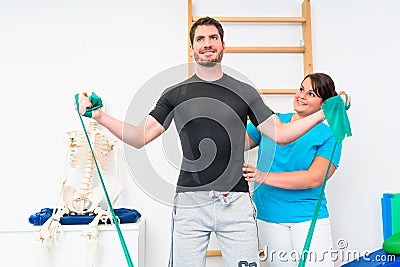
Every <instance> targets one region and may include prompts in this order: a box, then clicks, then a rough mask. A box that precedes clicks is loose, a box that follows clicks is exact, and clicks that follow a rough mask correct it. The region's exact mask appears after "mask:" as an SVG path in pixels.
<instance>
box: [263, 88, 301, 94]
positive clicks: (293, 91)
mask: <svg viewBox="0 0 400 267" xmlns="http://www.w3.org/2000/svg"><path fill="white" fill-rule="evenodd" d="M297 91H298V89H258V92H259V93H260V94H263V95H294V94H296V92H297Z"/></svg>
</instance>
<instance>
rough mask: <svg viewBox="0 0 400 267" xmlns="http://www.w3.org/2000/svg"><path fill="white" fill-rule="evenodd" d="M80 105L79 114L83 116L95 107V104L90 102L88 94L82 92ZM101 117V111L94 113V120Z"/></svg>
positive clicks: (79, 99)
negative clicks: (87, 110)
mask: <svg viewBox="0 0 400 267" xmlns="http://www.w3.org/2000/svg"><path fill="white" fill-rule="evenodd" d="M78 104H79V113H80V114H81V115H83V114H85V112H86V109H88V108H91V107H93V103H92V102H91V101H90V98H89V96H88V94H87V92H82V93H80V94H79V95H78ZM75 109H76V103H75ZM99 116H100V109H96V110H93V111H92V119H96V118H98V117H99Z"/></svg>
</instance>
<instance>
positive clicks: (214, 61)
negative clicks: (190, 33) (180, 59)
mask: <svg viewBox="0 0 400 267" xmlns="http://www.w3.org/2000/svg"><path fill="white" fill-rule="evenodd" d="M223 55H224V51H223V50H221V51H219V52H218V54H217V56H216V57H215V58H214V59H211V60H203V59H201V58H200V55H199V54H198V53H194V60H195V61H196V63H198V64H200V65H201V66H204V67H214V66H215V65H217V64H218V63H221V61H222V57H223Z"/></svg>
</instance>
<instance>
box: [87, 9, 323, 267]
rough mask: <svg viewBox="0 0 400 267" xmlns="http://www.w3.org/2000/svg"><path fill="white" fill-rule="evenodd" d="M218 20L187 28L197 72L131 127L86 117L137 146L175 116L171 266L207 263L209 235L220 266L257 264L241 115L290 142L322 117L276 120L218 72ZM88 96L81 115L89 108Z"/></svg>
mask: <svg viewBox="0 0 400 267" xmlns="http://www.w3.org/2000/svg"><path fill="white" fill-rule="evenodd" d="M223 37H224V32H223V29H222V26H221V24H220V23H219V22H218V21H216V20H215V19H212V18H209V17H205V18H200V19H199V20H198V21H196V22H195V23H194V24H193V26H192V28H191V30H190V41H191V45H190V52H191V55H192V56H193V57H194V59H195V62H196V73H195V75H193V76H192V77H190V78H189V79H188V80H186V81H184V82H182V83H180V84H177V85H175V86H173V87H171V88H168V89H167V90H166V91H165V92H164V93H163V95H162V96H161V97H160V99H159V100H158V102H157V104H156V106H155V108H154V109H153V110H152V111H151V112H150V113H149V115H147V116H146V117H145V118H144V119H143V120H142V122H141V123H140V124H139V125H137V126H135V125H131V124H128V123H124V122H122V121H119V120H117V119H115V118H113V117H111V116H110V115H108V114H106V113H104V112H103V111H101V110H95V111H93V115H92V118H93V119H95V120H96V121H97V122H98V123H100V124H101V125H103V126H104V127H106V128H107V129H109V130H110V131H111V132H112V133H113V134H114V135H115V136H117V137H118V138H119V139H121V140H123V141H124V142H125V143H127V144H129V145H132V146H133V147H135V148H141V147H143V146H144V145H146V144H148V143H149V142H151V141H152V140H154V139H155V138H157V137H158V136H160V135H161V134H162V133H163V132H164V131H165V130H166V129H167V128H168V127H169V125H170V122H171V120H172V119H174V121H175V125H176V128H177V131H178V133H179V137H180V141H181V147H182V151H183V161H182V165H181V171H180V175H179V178H178V183H177V188H176V196H175V206H174V209H173V223H172V229H173V232H172V247H171V258H170V265H171V266H174V267H176V266H184V267H186V266H205V254H206V249H207V245H208V242H209V238H210V234H211V233H212V232H215V234H216V236H217V238H218V241H219V245H220V248H221V250H222V255H223V258H224V261H225V265H226V266H229V267H230V266H259V260H258V238H257V228H256V222H255V221H256V218H255V209H254V206H253V203H252V200H251V198H250V196H249V187H248V184H247V182H246V181H245V179H243V178H242V164H243V162H244V155H243V154H244V146H245V130H246V129H245V128H246V121H247V117H249V118H250V120H251V121H252V122H253V124H254V125H255V126H256V127H257V128H258V129H259V130H260V131H261V132H262V133H263V134H265V135H266V136H268V137H270V138H271V139H273V140H275V141H276V142H278V143H282V144H285V143H289V142H291V141H293V140H295V139H297V138H298V137H300V136H301V135H303V134H304V133H306V132H307V131H308V130H309V129H311V128H312V127H313V126H314V125H315V124H317V123H319V122H321V121H323V120H324V119H325V117H324V114H323V112H322V111H319V112H316V113H315V114H313V115H310V116H308V117H306V118H304V119H301V120H297V121H294V122H291V123H287V124H282V123H281V122H280V120H279V119H278V117H277V116H276V115H275V114H274V113H273V112H272V111H271V110H270V109H269V108H268V107H267V106H266V105H265V104H264V102H263V100H262V98H261V97H260V95H259V94H258V92H257V91H256V89H254V88H253V87H251V86H250V85H248V84H246V83H243V82H241V81H238V80H236V79H234V78H232V77H230V76H229V75H227V74H225V73H223V71H222V67H221V65H220V63H221V60H222V57H223V53H224V49H225V43H224V41H223ZM91 105H92V104H91V103H90V100H89V98H88V97H87V95H86V93H83V94H81V95H80V97H79V112H80V113H81V114H84V113H85V111H86V108H88V107H91Z"/></svg>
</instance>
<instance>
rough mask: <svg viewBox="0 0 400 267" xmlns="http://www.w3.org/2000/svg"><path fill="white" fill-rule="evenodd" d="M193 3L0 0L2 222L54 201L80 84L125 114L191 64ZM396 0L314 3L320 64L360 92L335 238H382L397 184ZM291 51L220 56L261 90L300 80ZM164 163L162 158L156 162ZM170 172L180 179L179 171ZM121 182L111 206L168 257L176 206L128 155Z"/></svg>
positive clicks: (265, 11)
mask: <svg viewBox="0 0 400 267" xmlns="http://www.w3.org/2000/svg"><path fill="white" fill-rule="evenodd" d="M154 3H155V5H154ZM300 3H301V1H299V0H296V1H289V0H286V1H279V2H278V1H272V0H271V1H261V0H252V1H250V2H247V4H246V6H243V2H242V3H241V4H239V3H238V2H237V3H236V2H234V3H231V1H227V0H224V1H222V0H220V1H218V2H217V3H216V1H211V0H207V1H206V0H203V1H201V2H200V1H194V10H193V11H194V13H195V15H221V14H222V15H243V16H246V15H248V16H251V15H254V16H258V15H260V16H262V15H265V16H274V15H277V16H280V15H289V16H291V15H293V16H297V15H300V14H299V13H298V12H299V6H300ZM153 5H154V6H153ZM186 5H187V2H186V1H184V0H175V1H159V0H155V1H149V2H145V1H140V2H137V1H136V2H134V1H123V0H118V1H104V0H103V1H58V2H55V1H49V0H48V1H46V0H39V1H23V0H17V1H4V0H3V1H0V36H1V37H0V38H1V41H0V88H1V92H2V96H3V102H2V104H1V106H0V109H1V113H2V114H3V117H2V122H3V126H2V131H1V139H2V140H3V144H2V148H3V151H4V152H3V153H4V154H3V164H2V170H1V174H2V175H1V176H2V177H3V182H2V186H1V194H0V200H1V201H2V203H4V204H3V206H4V210H5V212H3V213H1V215H0V226H1V227H10V226H17V227H19V226H21V227H22V226H26V225H29V223H28V221H27V218H28V217H29V215H31V214H32V213H34V212H36V211H38V210H39V209H40V208H43V207H52V206H54V205H55V204H56V201H57V197H58V182H59V178H60V177H61V176H63V175H64V169H65V149H66V147H65V138H66V135H65V133H66V132H67V131H71V130H80V124H79V120H78V118H77V115H76V113H75V111H74V109H73V101H74V99H73V97H74V94H75V93H77V92H80V91H82V90H87V91H89V92H91V91H95V92H96V93H98V94H99V95H100V96H101V97H102V98H103V100H104V101H105V105H106V109H107V111H108V112H109V113H110V114H112V115H115V116H116V117H118V118H121V119H122V118H124V117H125V113H126V111H127V109H128V106H129V104H130V101H131V99H132V98H133V96H134V95H135V92H136V91H137V90H139V88H141V86H142V85H143V84H144V83H145V82H146V81H147V80H149V79H150V78H151V77H153V76H154V75H156V74H158V73H160V72H161V71H163V70H165V69H167V68H170V67H173V66H176V65H179V64H183V63H185V61H186V57H187V54H186V52H187V28H186V27H187V21H186V19H187V6H186ZM399 8H400V3H399V2H398V1H395V0H384V1H380V2H379V3H378V2H376V1H371V0H367V1H365V0H353V1H311V13H312V34H313V62H314V71H319V72H326V73H328V74H330V75H331V76H332V78H333V79H334V80H335V82H336V86H337V88H338V89H345V90H346V91H347V92H349V93H350V94H351V95H352V97H353V102H352V107H351V110H350V112H349V116H350V120H351V123H352V130H353V135H354V136H353V137H351V138H349V139H346V140H345V141H344V148H343V153H342V161H341V166H340V168H339V169H338V171H337V172H336V174H335V176H334V178H333V179H332V180H330V182H329V184H328V188H327V191H328V192H327V194H328V202H329V208H330V213H331V222H332V228H333V235H334V240H338V239H340V238H344V239H346V240H347V241H348V244H349V249H351V250H359V251H363V250H374V249H377V248H379V247H380V246H381V243H382V225H381V214H380V197H381V195H382V193H384V192H399V191H400V183H399V182H398V181H397V180H398V179H397V176H398V171H397V168H396V166H397V165H398V156H397V151H398V150H399V145H398V144H397V142H392V141H391V140H394V139H395V136H397V133H398V131H399V126H398V123H397V115H396V114H397V102H398V99H399V97H400V95H399V94H400V93H399V90H398V87H399V86H398V85H397V80H396V78H397V76H398V71H399V69H400V68H399V63H398V62H400V53H399V52H398V50H397V49H398V47H399V44H400V36H399V35H398V34H397V32H398V28H399V26H400V25H399V22H398V20H397V18H396V16H397V13H396V12H397V10H399ZM225 30H226V40H225V41H226V42H227V45H241V44H243V45H246V44H251V43H249V41H251V40H252V39H257V38H259V39H257V42H260V43H264V42H269V34H264V32H263V34H257V33H256V34H255V36H256V37H254V34H253V35H252V36H249V35H247V34H243V33H240V32H241V31H242V30H241V29H239V30H238V32H239V33H238V32H237V29H234V28H232V26H231V25H225ZM263 30H264V29H263ZM279 31H282V32H286V31H287V32H289V33H291V31H292V30H289V29H287V28H282V29H279ZM233 32H235V34H234V35H233ZM294 34H295V35H296V33H294ZM271 35H272V33H271ZM296 38H297V37H296ZM283 39H284V40H283V41H287V40H286V39H285V38H283ZM283 41H282V42H283ZM289 41H290V42H295V43H293V45H297V44H298V43H297V41H296V40H294V41H292V40H289ZM278 42H281V40H280V35H278ZM267 44H268V43H267ZM260 59H261V62H259V61H257V60H260ZM290 60H293V62H296V63H294V64H292V63H289V64H288V62H289V59H286V58H285V59H283V60H280V59H277V58H274V57H272V58H269V57H266V58H263V57H262V56H259V57H257V58H254V56H249V57H247V58H243V57H242V56H241V55H226V56H225V59H224V62H225V64H227V65H229V66H232V67H234V68H236V69H238V70H239V71H241V72H243V73H244V74H246V75H247V76H248V77H249V78H250V79H251V80H252V81H254V83H255V84H257V85H258V86H260V87H280V86H282V87H295V86H297V83H298V82H300V79H301V77H302V74H301V71H300V74H299V69H298V67H297V66H298V64H297V62H298V61H299V60H300V64H301V58H300V59H299V58H298V57H296V56H294V57H293V58H291V59H290ZM270 62H273V64H272V66H271V65H270V64H269V63H270ZM290 62H292V61H290ZM282 81H284V83H283V84H281V82H282ZM266 101H267V102H268V103H269V104H270V105H271V106H272V107H273V109H274V110H276V111H288V110H290V109H291V97H290V96H273V97H272V96H268V97H266ZM158 160H160V161H162V158H160V159H154V162H156V161H158ZM139 167H140V166H138V168H139ZM113 175H114V174H111V175H110V176H113ZM169 176H171V177H169V178H170V179H172V180H173V179H174V171H172V172H171V174H170V175H169ZM69 178H71V179H72V178H74V177H69ZM75 178H76V177H75ZM121 179H122V183H123V184H124V192H123V195H122V196H121V198H120V200H119V202H118V203H117V205H116V206H118V207H132V208H136V209H138V210H139V211H140V212H141V213H142V214H143V215H144V216H145V217H146V220H147V233H146V234H147V238H146V241H147V244H146V245H147V246H146V252H147V259H146V261H147V265H148V266H165V265H166V262H167V259H168V253H169V251H168V249H169V240H170V239H169V235H170V207H169V206H166V205H164V204H161V203H160V202H158V201H156V200H154V199H153V198H151V197H149V196H148V195H146V194H145V193H143V192H142V191H141V190H140V189H139V188H138V187H137V185H136V184H135V182H134V181H133V179H132V177H131V174H130V172H129V170H128V169H127V168H126V167H125V163H124V162H123V160H121ZM149 179H151V177H149ZM171 197H172V195H171ZM3 245H6V244H1V243H0V246H3Z"/></svg>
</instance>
